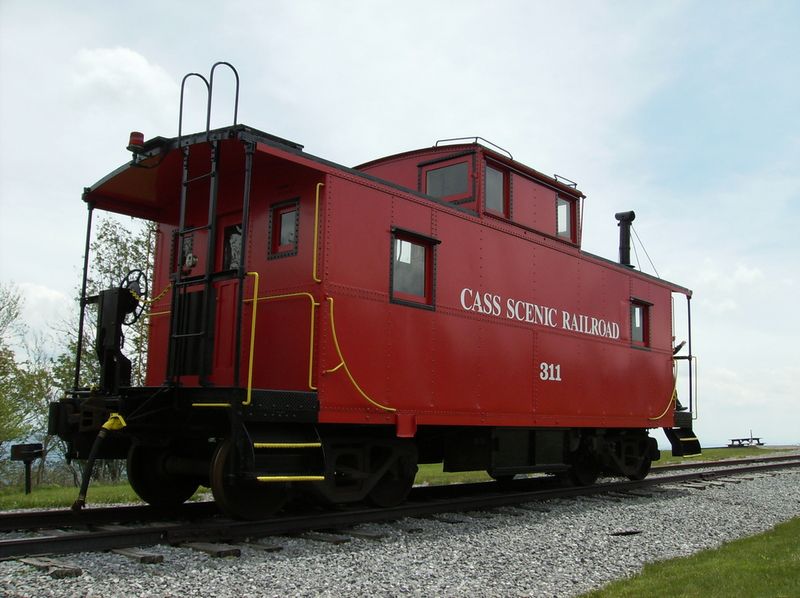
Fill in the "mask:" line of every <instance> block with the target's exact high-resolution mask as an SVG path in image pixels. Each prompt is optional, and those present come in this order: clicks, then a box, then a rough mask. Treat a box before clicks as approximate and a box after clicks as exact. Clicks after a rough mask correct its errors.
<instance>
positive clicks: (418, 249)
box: [391, 231, 438, 306]
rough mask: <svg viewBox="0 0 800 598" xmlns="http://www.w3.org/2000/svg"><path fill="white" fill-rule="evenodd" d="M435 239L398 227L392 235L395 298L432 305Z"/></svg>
mask: <svg viewBox="0 0 800 598" xmlns="http://www.w3.org/2000/svg"><path fill="white" fill-rule="evenodd" d="M437 242H438V241H436V240H435V239H428V238H427V237H422V236H419V237H417V236H415V235H414V234H411V233H406V232H400V231H396V232H395V234H394V236H393V238H392V271H391V280H392V282H391V294H392V300H393V301H396V302H400V303H414V304H421V305H425V306H432V305H433V251H434V248H433V246H434V244H435V243H437Z"/></svg>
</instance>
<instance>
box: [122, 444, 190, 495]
mask: <svg viewBox="0 0 800 598" xmlns="http://www.w3.org/2000/svg"><path fill="white" fill-rule="evenodd" d="M166 456H167V451H166V450H165V449H162V448H156V447H151V446H141V445H136V444H135V445H133V446H131V449H130V451H128V463H127V469H128V482H129V483H130V485H131V488H133V491H134V492H136V494H138V495H139V498H141V499H142V500H143V501H145V502H146V503H147V504H150V505H153V506H154V507H161V508H171V507H177V506H178V505H181V504H183V503H184V502H186V500H187V499H189V498H190V497H191V496H192V494H194V493H195V492H197V488H198V487H199V486H200V484H199V483H198V482H197V480H196V479H194V478H191V477H188V476H180V475H171V474H168V473H167V472H166V471H164V465H163V464H164V459H165V457H166Z"/></svg>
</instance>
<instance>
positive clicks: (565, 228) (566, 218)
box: [556, 197, 575, 241]
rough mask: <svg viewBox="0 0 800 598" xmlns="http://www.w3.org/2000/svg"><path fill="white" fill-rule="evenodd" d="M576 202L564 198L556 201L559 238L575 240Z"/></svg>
mask: <svg viewBox="0 0 800 598" xmlns="http://www.w3.org/2000/svg"><path fill="white" fill-rule="evenodd" d="M574 206H575V202H574V201H570V200H568V199H564V198H563V197H559V198H558V199H557V200H556V234H557V235H558V236H559V237H563V238H565V239H569V240H570V241H572V240H574V239H573V232H572V231H573V230H574V226H573V221H574V220H575V214H574V212H575V207H574Z"/></svg>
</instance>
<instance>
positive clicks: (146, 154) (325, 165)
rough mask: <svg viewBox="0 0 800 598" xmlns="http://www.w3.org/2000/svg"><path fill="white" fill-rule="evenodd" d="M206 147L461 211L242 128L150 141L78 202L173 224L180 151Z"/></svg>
mask: <svg viewBox="0 0 800 598" xmlns="http://www.w3.org/2000/svg"><path fill="white" fill-rule="evenodd" d="M209 141H218V142H221V143H220V146H221V151H222V153H223V157H222V159H221V161H226V157H225V154H226V152H231V153H232V152H234V151H238V152H239V153H240V155H241V156H242V157H243V152H242V151H241V143H237V142H243V141H244V142H251V143H254V144H255V145H256V152H257V153H260V154H263V155H267V156H274V157H276V158H283V159H289V160H291V161H292V162H295V163H297V164H300V165H303V166H306V167H310V168H313V169H315V170H319V171H320V172H324V173H334V172H338V173H343V172H344V173H347V174H349V175H351V176H355V177H358V178H362V179H367V180H370V181H373V182H376V183H380V184H382V185H386V186H389V187H394V188H396V189H398V190H401V191H403V192H405V193H410V194H412V195H416V196H418V197H421V198H425V199H426V200H429V201H433V202H435V203H441V204H443V205H448V206H449V207H450V208H453V209H456V210H463V209H462V208H459V207H458V206H453V205H452V204H449V203H447V202H445V201H440V200H438V199H437V198H434V197H431V196H429V195H425V194H424V193H420V192H419V191H417V190H416V189H412V188H409V187H406V186H404V185H401V184H398V183H397V182H394V181H391V180H386V179H384V178H381V177H377V176H374V175H372V174H370V173H365V172H362V171H360V170H358V169H356V168H350V167H348V166H343V165H341V164H337V163H336V162H332V161H330V160H326V159H324V158H320V157H318V156H314V155H312V154H309V153H307V152H305V151H303V146H302V145H301V144H299V143H296V142H294V141H289V140H287V139H283V138H281V137H277V136H275V135H271V134H270V133H265V132H264V131H260V130H258V129H254V128H252V127H249V126H247V125H234V126H230V127H224V128H221V129H215V130H212V131H209V132H203V133H196V134H192V135H184V136H183V137H181V138H178V137H172V138H167V137H154V138H152V139H150V140H148V141H147V142H145V143H144V144H143V145H142V146H141V148H138V149H137V150H136V154H135V157H134V159H133V160H131V161H130V162H128V163H127V164H124V165H122V166H120V167H119V168H117V169H116V170H114V171H113V172H111V173H109V174H108V175H106V176H105V177H103V178H102V179H100V180H99V181H98V182H97V183H95V184H94V185H92V186H91V187H86V188H85V189H84V193H83V200H84V201H86V202H90V203H92V205H94V206H95V207H97V208H99V209H101V210H107V211H110V212H116V213H119V214H125V215H128V216H134V217H137V218H145V219H147V220H154V221H156V222H165V223H169V224H176V223H177V218H178V210H179V202H180V188H181V173H182V157H183V156H182V152H181V151H180V148H184V147H189V146H192V154H193V155H195V154H197V153H199V151H201V150H203V148H204V146H205V147H207V146H208V142H209ZM196 146H199V147H196ZM129 149H131V148H129ZM205 152H206V154H207V155H208V154H209V152H210V150H209V149H205ZM206 159H208V158H207V156H206ZM234 162H235V161H234ZM240 168H243V166H241V167H240ZM573 191H574V190H573ZM463 211H469V210H463Z"/></svg>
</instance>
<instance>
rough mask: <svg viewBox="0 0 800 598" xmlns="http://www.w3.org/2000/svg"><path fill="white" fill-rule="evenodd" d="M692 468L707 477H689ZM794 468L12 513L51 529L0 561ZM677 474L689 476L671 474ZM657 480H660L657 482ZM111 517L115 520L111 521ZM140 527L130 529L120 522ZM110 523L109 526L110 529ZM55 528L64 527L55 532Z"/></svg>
mask: <svg viewBox="0 0 800 598" xmlns="http://www.w3.org/2000/svg"><path fill="white" fill-rule="evenodd" d="M698 467H703V468H708V469H709V470H710V471H702V472H700V471H694V470H695V469H697V468H698ZM789 468H800V456H794V457H776V458H763V459H757V460H754V459H749V460H744V462H743V463H742V462H740V463H733V462H732V461H725V462H716V463H709V462H705V463H697V464H691V465H689V466H688V467H687V465H680V466H677V467H676V466H668V467H662V468H658V469H656V470H654V472H653V473H654V474H659V475H654V477H650V478H647V479H645V480H641V481H612V482H606V483H601V484H596V485H594V486H589V487H572V488H563V487H557V486H556V484H555V483H553V480H552V478H531V479H522V480H515V481H514V483H513V484H511V485H510V486H508V487H504V488H502V489H501V488H500V487H499V486H498V485H497V484H492V483H477V484H458V485H451V486H431V487H418V488H414V490H413V491H412V493H411V495H410V496H409V500H408V501H407V502H406V503H405V504H403V505H401V506H398V507H394V508H388V509H387V508H381V509H372V508H342V509H329V510H326V511H319V512H313V513H307V512H306V513H303V514H292V513H289V514H284V515H283V516H280V517H275V518H271V519H265V520H262V521H235V520H231V519H227V518H223V517H221V516H218V515H213V513H215V512H216V508H215V507H214V505H213V503H197V504H194V505H186V507H187V508H186V509H182V510H181V511H179V512H175V513H173V514H172V516H173V517H182V519H175V520H172V521H169V522H166V523H154V522H153V521H152V518H153V517H162V518H163V516H164V515H165V514H164V512H163V511H162V512H158V511H155V510H154V509H151V508H149V507H116V508H108V509H90V510H87V511H85V512H84V513H81V514H79V515H78V516H77V517H76V516H75V515H74V514H72V513H70V512H68V511H64V510H59V511H45V512H34V513H16V514H5V515H2V516H0V529H2V530H6V531H7V530H10V529H15V530H27V531H30V530H31V529H41V528H42V527H46V528H55V529H49V531H48V530H44V531H40V532H38V535H36V536H34V537H25V538H6V539H2V540H0V560H8V559H16V558H20V557H25V556H35V555H55V554H67V553H74V552H97V551H105V550H119V549H129V548H135V547H141V546H151V545H158V544H168V545H187V544H192V543H198V542H204V543H211V542H217V543H219V542H241V541H246V540H248V539H253V538H263V537H268V536H274V535H287V534H300V533H304V532H313V531H315V530H342V529H348V528H351V527H353V526H355V525H358V524H364V523H377V522H386V521H393V520H398V519H402V518H404V517H426V516H434V515H439V514H442V513H454V512H464V511H480V510H487V509H493V508H498V507H508V506H514V505H520V504H524V503H530V502H537V501H545V500H551V499H554V498H569V497H578V496H591V495H602V494H613V495H618V494H620V493H626V492H628V493H630V492H633V491H636V490H641V489H646V488H652V487H655V486H661V485H670V484H676V483H686V482H692V481H695V482H696V481H703V482H709V481H712V480H715V479H717V478H731V477H733V476H737V475H743V474H748V473H759V472H769V471H774V470H779V469H789ZM678 470H688V471H684V472H683V473H676V471H678ZM662 474H663V475H662ZM114 513H117V515H116V516H114ZM122 521H125V522H128V523H130V522H133V521H139V522H142V523H138V524H137V525H135V526H126V525H121V524H120V522H122ZM110 522H113V525H109V523H110ZM61 527H68V528H69V529H68V530H62V529H60V528H61Z"/></svg>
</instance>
